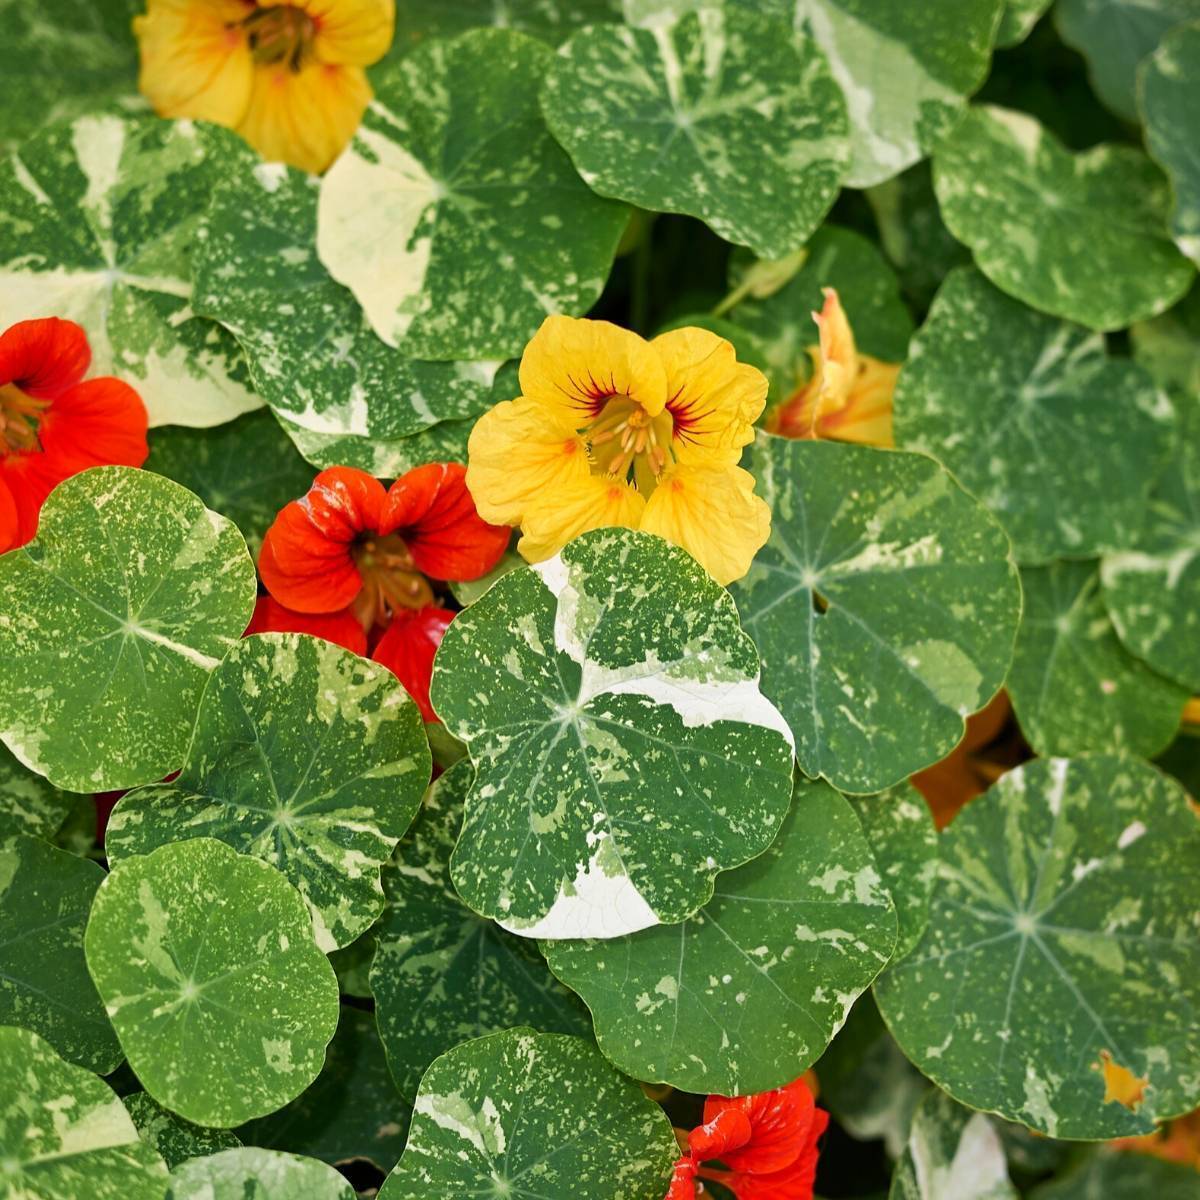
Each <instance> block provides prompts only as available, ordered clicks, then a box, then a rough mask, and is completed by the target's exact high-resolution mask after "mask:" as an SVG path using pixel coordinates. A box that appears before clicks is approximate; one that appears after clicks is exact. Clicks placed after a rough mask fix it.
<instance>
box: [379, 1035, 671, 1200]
mask: <svg viewBox="0 0 1200 1200" xmlns="http://www.w3.org/2000/svg"><path fill="white" fill-rule="evenodd" d="M677 1150H678V1147H677V1146H676V1144H675V1138H674V1136H673V1134H672V1133H671V1126H670V1123H669V1122H668V1121H667V1119H666V1117H665V1116H664V1115H663V1113H662V1111H661V1110H660V1109H659V1108H658V1107H657V1106H656V1105H654V1104H653V1103H652V1102H651V1101H649V1100H648V1099H647V1098H646V1096H645V1095H644V1094H643V1092H642V1089H641V1088H640V1087H639V1086H638V1085H637V1084H636V1083H634V1082H633V1080H631V1079H626V1078H625V1076H623V1075H621V1074H619V1073H618V1072H617V1071H616V1070H614V1069H613V1067H611V1066H610V1065H609V1064H608V1063H607V1062H606V1061H605V1060H604V1059H603V1058H602V1057H601V1056H600V1054H599V1052H598V1051H597V1050H596V1048H595V1046H593V1045H592V1044H591V1043H589V1042H588V1041H586V1040H585V1039H583V1038H576V1037H568V1036H564V1035H562V1034H555V1033H535V1032H534V1031H533V1030H532V1029H523V1028H518V1029H510V1030H508V1031H506V1032H504V1033H494V1034H491V1035H490V1036H489V1037H483V1038H476V1039H475V1040H473V1041H469V1042H464V1043H462V1044H461V1045H459V1046H456V1047H455V1048H454V1049H453V1050H450V1051H448V1052H447V1053H446V1054H444V1055H442V1056H441V1057H440V1058H438V1059H435V1060H434V1062H433V1064H432V1065H431V1066H430V1068H429V1070H428V1071H426V1072H425V1075H424V1076H423V1078H422V1079H421V1089H420V1091H419V1092H418V1094H417V1102H416V1107H415V1109H414V1112H413V1123H412V1128H411V1130H410V1132H409V1135H408V1145H407V1146H406V1147H405V1150H404V1154H403V1155H402V1157H401V1159H400V1162H399V1163H398V1164H397V1165H396V1169H395V1170H394V1171H393V1172H392V1173H391V1175H389V1176H388V1178H387V1181H386V1182H385V1183H384V1185H383V1188H382V1189H381V1190H380V1193H379V1197H380V1200H427V1198H428V1197H430V1196H435V1195H440V1196H456V1195H457V1196H470V1195H493V1196H520V1195H522V1193H524V1194H526V1195H530V1194H532V1195H542V1196H553V1197H556V1198H557V1197H560V1196H561V1197H577V1198H578V1200H611V1198H613V1197H616V1198H618V1200H640V1198H641V1197H643V1196H647V1197H648V1196H658V1195H661V1194H663V1193H665V1191H666V1187H667V1182H668V1178H669V1176H670V1174H671V1160H672V1159H673V1158H674V1157H675V1156H676V1153H677Z"/></svg>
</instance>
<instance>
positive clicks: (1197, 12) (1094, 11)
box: [1054, 0, 1200, 121]
mask: <svg viewBox="0 0 1200 1200" xmlns="http://www.w3.org/2000/svg"><path fill="white" fill-rule="evenodd" d="M1197 18H1200V0H1059V3H1058V4H1057V5H1056V6H1055V9H1054V22H1055V24H1056V25H1057V27H1058V32H1059V35H1060V36H1061V37H1062V40H1063V41H1064V42H1066V43H1067V45H1068V46H1072V47H1074V48H1075V49H1076V50H1078V51H1079V52H1080V54H1082V55H1083V56H1084V58H1086V59H1087V64H1088V74H1089V76H1090V78H1091V83H1092V89H1093V90H1094V91H1095V93H1096V95H1098V96H1099V97H1100V99H1101V100H1103V101H1104V103H1105V104H1106V105H1108V107H1109V108H1111V109H1112V110H1113V112H1115V113H1117V114H1119V115H1120V116H1122V117H1124V118H1125V119H1126V120H1127V121H1136V120H1137V119H1138V109H1137V70H1138V64H1139V63H1141V62H1142V61H1143V60H1144V59H1145V57H1146V55H1148V54H1149V53H1150V52H1151V51H1152V50H1153V49H1154V48H1155V47H1156V46H1157V45H1158V44H1159V42H1160V41H1161V40H1162V38H1163V35H1164V34H1165V33H1166V32H1167V31H1168V30H1169V29H1172V28H1173V27H1174V26H1176V25H1179V24H1180V23H1182V22H1184V21H1194V20H1196V19H1197Z"/></svg>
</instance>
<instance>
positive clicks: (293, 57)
mask: <svg viewBox="0 0 1200 1200" xmlns="http://www.w3.org/2000/svg"><path fill="white" fill-rule="evenodd" d="M237 27H240V28H242V29H244V30H245V31H246V42H247V44H248V45H249V47H250V53H251V55H252V57H253V58H254V61H255V62H260V63H265V64H268V65H270V64H274V63H286V64H287V65H288V67H290V68H291V69H292V70H293V71H299V70H300V68H301V67H303V66H304V65H305V63H306V62H307V61H308V59H309V57H310V55H311V51H312V42H313V38H314V37H315V36H316V32H317V23H316V21H315V20H313V18H312V17H310V16H309V15H308V13H306V12H305V11H304V10H303V9H302V8H296V7H294V6H292V5H290V4H279V5H273V6H272V7H270V8H262V7H256V8H255V9H254V11H253V12H252V13H251V14H250V15H249V16H248V17H245V18H244V19H243V20H241V21H233V22H230V23H229V25H228V26H227V28H231V29H232V28H237Z"/></svg>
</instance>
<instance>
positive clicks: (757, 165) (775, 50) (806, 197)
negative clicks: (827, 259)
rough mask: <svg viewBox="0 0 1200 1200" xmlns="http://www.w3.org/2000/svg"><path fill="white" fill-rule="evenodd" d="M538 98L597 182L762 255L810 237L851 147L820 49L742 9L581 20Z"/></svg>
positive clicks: (584, 171)
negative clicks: (625, 21) (664, 18)
mask: <svg viewBox="0 0 1200 1200" xmlns="http://www.w3.org/2000/svg"><path fill="white" fill-rule="evenodd" d="M542 109H543V111H544V112H545V114H546V121H547V123H548V124H549V126H550V129H551V131H552V132H553V133H554V136H555V137H556V138H558V140H559V141H560V142H561V143H562V144H563V145H564V146H565V147H566V149H567V151H568V153H569V154H570V155H571V158H572V159H573V160H574V162H575V165H576V167H578V168H579V172H580V174H581V175H582V176H583V178H584V179H585V180H586V181H587V182H588V183H589V184H590V185H591V186H592V187H593V188H595V189H596V191H598V192H600V193H601V195H605V196H614V197H616V198H618V199H621V200H628V201H629V202H630V203H632V204H636V205H638V206H640V207H641V208H647V209H651V210H654V211H659V212H680V213H687V214H689V215H691V216H695V217H699V218H700V219H701V220H703V221H704V222H705V223H706V224H707V225H709V226H710V227H711V228H712V229H713V231H714V232H715V233H717V234H719V235H720V236H721V237H723V238H725V239H726V240H727V241H731V242H737V243H739V244H741V245H745V246H749V247H750V248H751V249H752V250H753V251H754V252H755V254H757V255H759V256H760V257H761V258H782V257H783V256H784V255H785V254H788V253H790V252H791V251H793V250H796V249H798V248H799V247H800V246H802V245H803V244H804V242H805V240H806V239H807V238H808V237H809V235H810V234H811V233H812V232H813V230H814V229H816V227H817V226H818V225H819V224H820V222H821V219H822V218H823V217H824V216H825V214H826V213H827V212H828V211H829V208H830V206H831V205H832V204H833V202H834V200H835V199H836V198H837V194H838V189H839V187H840V186H841V182H842V176H843V174H844V173H845V168H846V163H847V160H848V146H847V142H846V133H847V121H846V106H845V102H844V101H843V99H842V95H841V92H840V90H839V89H838V86H837V84H836V83H834V81H833V78H832V76H831V75H830V72H829V64H828V63H827V62H826V61H825V57H824V55H823V54H822V53H821V51H820V50H819V49H818V48H817V46H816V44H815V43H814V42H813V41H812V40H811V39H806V38H800V37H797V38H790V37H789V36H788V31H787V27H786V25H785V23H784V22H783V21H780V20H777V19H773V18H770V17H765V16H762V15H760V14H758V13H752V12H748V11H742V10H741V9H733V8H731V9H728V10H721V9H705V10H703V11H701V12H699V13H688V14H685V15H683V16H682V17H681V18H679V20H677V21H675V22H672V23H670V24H667V23H661V22H660V23H658V24H656V25H655V27H654V28H653V29H631V28H628V27H627V26H609V25H597V26H593V27H591V28H589V29H586V30H584V31H583V32H581V33H577V34H576V35H575V36H574V37H573V38H571V40H570V41H569V42H568V43H567V44H566V46H564V47H563V49H562V51H561V53H560V54H559V56H558V57H557V58H555V59H554V60H553V65H552V66H551V67H550V69H549V73H548V74H547V76H546V81H545V85H544V87H543V89H542ZM751 179H752V180H753V181H754V182H753V186H747V184H748V181H749V180H751Z"/></svg>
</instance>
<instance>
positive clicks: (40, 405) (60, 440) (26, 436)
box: [0, 317, 148, 551]
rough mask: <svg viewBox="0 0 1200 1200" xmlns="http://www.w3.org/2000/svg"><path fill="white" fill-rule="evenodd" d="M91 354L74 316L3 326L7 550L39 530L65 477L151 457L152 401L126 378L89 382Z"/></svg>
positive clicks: (3, 546)
mask: <svg viewBox="0 0 1200 1200" xmlns="http://www.w3.org/2000/svg"><path fill="white" fill-rule="evenodd" d="M91 361H92V352H91V349H90V347H89V346H88V341H87V335H86V334H85V333H84V332H83V330H82V329H81V328H80V327H79V326H78V325H76V324H75V322H74V321H63V320H60V319H59V318H58V317H47V318H44V319H42V320H36V321H21V322H20V323H19V324H16V325H13V326H12V327H11V328H10V329H8V330H6V331H5V332H4V333H3V334H0V551H4V550H11V549H14V548H15V547H17V546H23V545H25V543H26V542H28V541H29V540H30V539H31V538H32V537H33V535H34V534H35V533H36V532H37V525H38V514H39V512H40V511H41V507H42V503H43V502H44V501H45V499H46V497H47V496H48V495H49V494H50V493H51V492H52V491H53V490H54V488H55V487H57V486H58V484H60V483H62V481H63V480H64V479H67V478H69V477H70V476H72V475H77V474H78V473H79V472H80V471H85V470H87V468H88V467H99V466H108V465H117V466H126V467H140V466H141V465H142V463H144V462H145V461H146V455H147V453H148V447H147V446H146V425H147V419H146V407H145V405H144V404H143V403H142V401H141V398H140V397H139V396H138V394H137V392H135V391H134V390H133V388H131V387H130V386H129V385H128V384H127V383H122V382H121V380H119V379H113V378H111V377H107V376H105V377H102V378H99V379H89V380H87V381H86V382H85V381H84V378H83V377H84V375H85V374H86V373H87V369H88V366H89V365H90V364H91Z"/></svg>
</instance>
